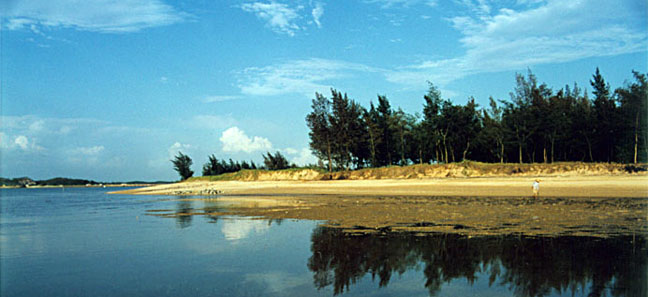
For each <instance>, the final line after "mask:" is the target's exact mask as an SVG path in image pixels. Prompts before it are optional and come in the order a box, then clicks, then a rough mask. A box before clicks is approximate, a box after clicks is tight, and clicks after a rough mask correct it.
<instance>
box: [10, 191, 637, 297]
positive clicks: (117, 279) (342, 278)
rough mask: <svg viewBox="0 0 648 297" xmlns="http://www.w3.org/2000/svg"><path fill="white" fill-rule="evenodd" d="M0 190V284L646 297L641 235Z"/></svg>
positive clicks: (22, 288) (74, 291) (26, 292)
mask: <svg viewBox="0 0 648 297" xmlns="http://www.w3.org/2000/svg"><path fill="white" fill-rule="evenodd" d="M105 192H106V189H101V188H66V189H2V190H0V207H1V212H0V295H1V296H332V295H341V296H430V295H434V296H646V293H647V291H648V290H647V289H646V286H647V285H646V279H647V277H648V274H647V270H648V264H647V263H648V260H647V258H648V250H647V246H648V245H647V244H646V240H645V238H644V237H635V238H632V237H618V238H612V239H598V238H588V237H557V238H538V237H525V236H513V235H511V236H498V237H467V236H461V235H452V234H433V235H427V236H419V235H417V234H412V233H387V234H372V235H353V236H351V235H348V234H346V233H344V232H342V231H341V230H339V229H333V228H325V227H321V226H318V222H313V221H295V220H279V221H276V220H275V221H269V220H263V219H258V218H241V217H223V216H217V215H177V216H175V217H173V218H165V217H159V216H155V213H156V212H169V211H172V212H175V213H178V214H189V213H192V211H193V210H196V209H200V210H201V211H206V212H208V213H218V212H219V211H221V210H223V209H227V208H228V207H230V206H231V202H223V201H219V200H218V199H212V200H193V199H177V198H176V197H169V196H129V195H107V194H105Z"/></svg>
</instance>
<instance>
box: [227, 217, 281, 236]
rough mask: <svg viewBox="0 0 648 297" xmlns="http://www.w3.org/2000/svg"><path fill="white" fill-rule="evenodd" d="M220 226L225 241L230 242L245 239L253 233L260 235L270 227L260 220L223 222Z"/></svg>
mask: <svg viewBox="0 0 648 297" xmlns="http://www.w3.org/2000/svg"><path fill="white" fill-rule="evenodd" d="M221 226H222V227H221V231H222V232H223V235H225V239H227V240H230V241H239V240H242V239H245V238H247V237H248V236H250V234H251V233H252V232H253V231H254V233H256V234H262V233H265V232H267V231H268V230H269V229H270V225H269V224H268V223H267V222H265V221H261V220H244V219H236V220H224V221H223V224H222V225H221Z"/></svg>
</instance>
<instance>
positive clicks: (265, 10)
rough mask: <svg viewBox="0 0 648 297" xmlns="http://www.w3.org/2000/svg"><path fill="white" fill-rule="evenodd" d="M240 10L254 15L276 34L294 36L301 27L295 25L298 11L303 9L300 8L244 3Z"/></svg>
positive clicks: (279, 4)
mask: <svg viewBox="0 0 648 297" xmlns="http://www.w3.org/2000/svg"><path fill="white" fill-rule="evenodd" d="M241 9H243V10H245V11H247V12H251V13H254V14H255V15H256V16H257V17H258V18H260V19H261V20H263V21H265V22H266V26H267V27H268V28H270V29H271V30H273V31H275V32H277V33H283V34H287V35H289V36H294V35H295V32H296V31H299V30H300V29H301V27H300V26H299V25H297V20H299V18H300V15H299V13H298V12H299V11H300V10H302V9H303V7H302V6H297V7H290V6H288V5H286V4H283V3H276V2H270V3H262V2H254V3H245V4H242V5H241Z"/></svg>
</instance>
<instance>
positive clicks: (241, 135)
mask: <svg viewBox="0 0 648 297" xmlns="http://www.w3.org/2000/svg"><path fill="white" fill-rule="evenodd" d="M220 141H221V143H222V144H223V151H224V152H234V153H235V152H246V153H252V152H256V151H267V150H271V149H272V143H270V140H268V139H267V138H264V137H259V136H254V138H250V137H248V136H247V135H246V134H245V132H244V131H242V130H240V129H239V128H238V127H231V128H229V129H227V130H225V131H224V132H223V134H222V136H221V138H220Z"/></svg>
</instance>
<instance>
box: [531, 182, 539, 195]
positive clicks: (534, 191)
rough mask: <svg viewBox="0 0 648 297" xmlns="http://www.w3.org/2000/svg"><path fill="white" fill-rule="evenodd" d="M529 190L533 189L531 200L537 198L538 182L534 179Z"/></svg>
mask: <svg viewBox="0 0 648 297" xmlns="http://www.w3.org/2000/svg"><path fill="white" fill-rule="evenodd" d="M531 188H532V189H533V198H538V196H539V195H540V180H539V179H536V180H535V181H534V182H533V185H532V186H531Z"/></svg>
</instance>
